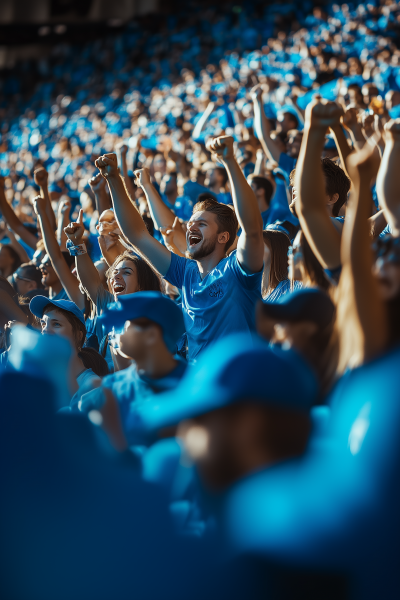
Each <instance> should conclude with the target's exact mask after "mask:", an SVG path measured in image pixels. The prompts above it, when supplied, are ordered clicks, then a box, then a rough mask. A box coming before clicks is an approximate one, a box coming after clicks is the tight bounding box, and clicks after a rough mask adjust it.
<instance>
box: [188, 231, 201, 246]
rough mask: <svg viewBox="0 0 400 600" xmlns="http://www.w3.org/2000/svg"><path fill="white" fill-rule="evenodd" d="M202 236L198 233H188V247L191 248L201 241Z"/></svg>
mask: <svg viewBox="0 0 400 600" xmlns="http://www.w3.org/2000/svg"><path fill="white" fill-rule="evenodd" d="M202 239H203V238H202V237H201V235H200V234H199V233H189V235H188V241H189V246H190V248H192V247H193V246H196V244H199V243H200V242H201V241H202Z"/></svg>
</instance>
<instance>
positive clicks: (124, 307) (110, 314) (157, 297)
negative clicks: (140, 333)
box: [99, 292, 185, 352]
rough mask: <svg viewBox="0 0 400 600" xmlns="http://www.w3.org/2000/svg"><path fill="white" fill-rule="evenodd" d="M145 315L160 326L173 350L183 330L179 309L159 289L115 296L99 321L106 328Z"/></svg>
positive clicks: (120, 325)
mask: <svg viewBox="0 0 400 600" xmlns="http://www.w3.org/2000/svg"><path fill="white" fill-rule="evenodd" d="M143 317H144V318H146V319H149V320H150V321H154V323H157V325H159V326H160V327H161V329H162V332H163V338H164V342H165V345H166V346H167V348H168V350H170V352H175V349H176V343H177V341H178V340H179V338H180V337H181V336H182V335H183V334H184V333H185V324H184V322H183V315H182V310H181V309H180V308H179V306H177V305H176V304H175V302H173V301H172V300H170V299H169V298H167V297H166V296H163V295H162V294H161V292H136V293H135V294H124V295H122V296H118V302H114V303H113V304H109V305H108V307H107V309H106V310H105V311H104V313H103V314H102V315H101V317H99V321H100V322H101V323H102V324H103V325H104V326H105V327H106V328H111V327H116V328H120V327H123V326H124V324H125V321H133V320H134V319H140V318H143Z"/></svg>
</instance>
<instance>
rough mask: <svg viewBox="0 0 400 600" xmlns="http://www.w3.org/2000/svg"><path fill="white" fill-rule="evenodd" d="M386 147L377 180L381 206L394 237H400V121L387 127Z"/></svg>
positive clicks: (397, 120)
mask: <svg viewBox="0 0 400 600" xmlns="http://www.w3.org/2000/svg"><path fill="white" fill-rule="evenodd" d="M385 132H386V146H385V151H384V153H383V157H382V163H381V167H380V169H379V172H378V177H377V180H376V191H377V194H378V200H379V204H380V206H381V207H382V208H383V212H384V214H385V218H386V220H387V222H388V224H389V226H390V229H391V231H392V233H393V235H394V236H396V237H397V236H399V235H400V194H399V174H398V170H399V165H400V119H395V120H392V121H389V123H386V125H385Z"/></svg>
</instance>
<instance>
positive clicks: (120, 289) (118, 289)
mask: <svg viewBox="0 0 400 600" xmlns="http://www.w3.org/2000/svg"><path fill="white" fill-rule="evenodd" d="M124 291H125V286H124V284H123V283H114V285H113V292H114V294H115V295H118V294H123V293H124Z"/></svg>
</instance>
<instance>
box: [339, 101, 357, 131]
mask: <svg viewBox="0 0 400 600" xmlns="http://www.w3.org/2000/svg"><path fill="white" fill-rule="evenodd" d="M358 112H359V109H358V108H357V107H356V106H353V105H350V106H348V107H347V108H346V112H345V113H344V114H343V115H342V118H341V122H342V124H343V125H344V127H346V129H348V130H350V131H351V130H352V129H353V128H354V127H355V126H356V125H357V124H358Z"/></svg>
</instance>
